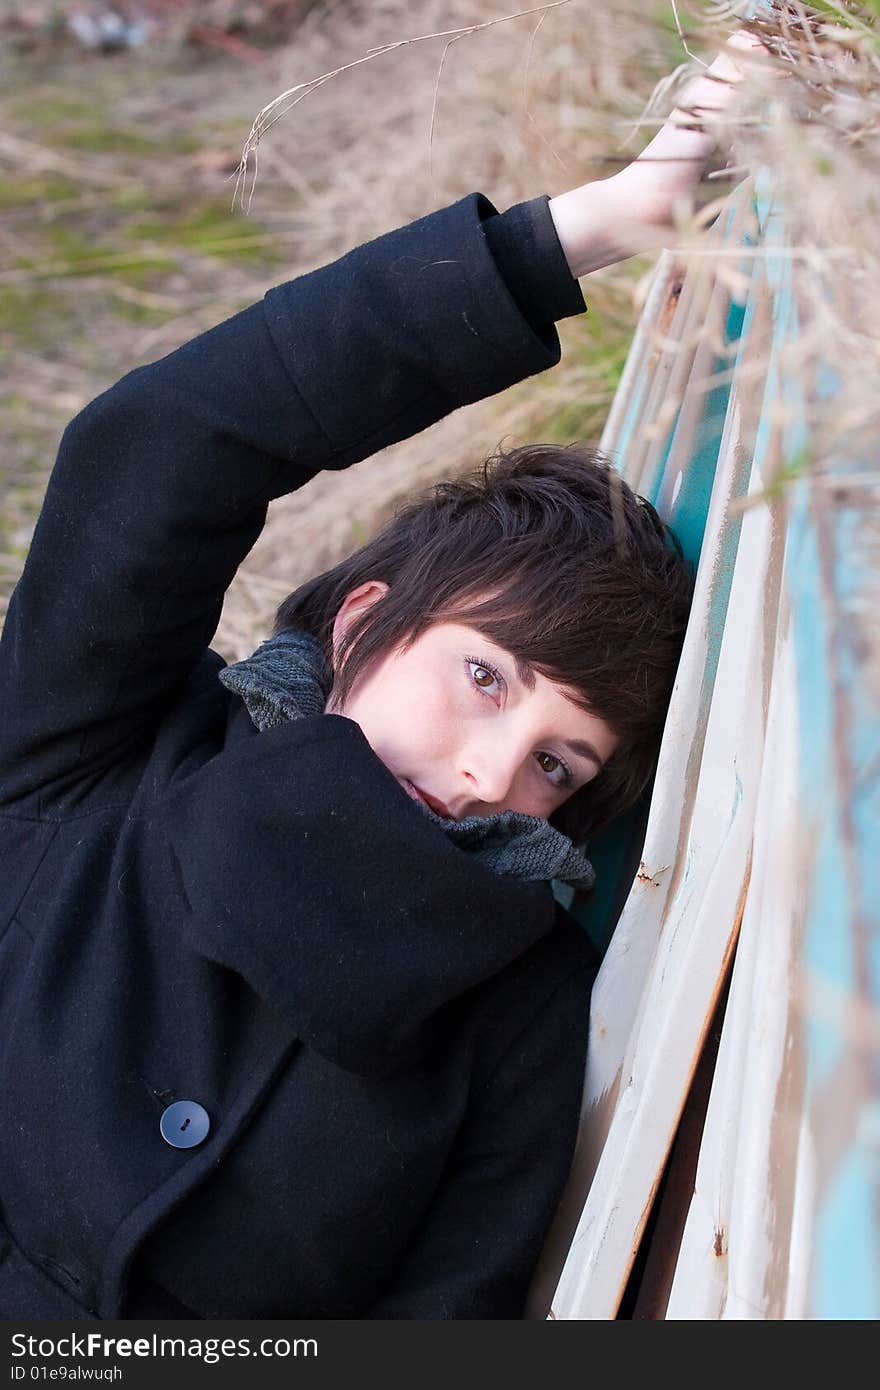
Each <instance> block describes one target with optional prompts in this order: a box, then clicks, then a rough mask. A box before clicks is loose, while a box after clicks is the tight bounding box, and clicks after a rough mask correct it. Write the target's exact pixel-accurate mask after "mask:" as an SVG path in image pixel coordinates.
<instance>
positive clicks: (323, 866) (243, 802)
mask: <svg viewBox="0 0 880 1390" xmlns="http://www.w3.org/2000/svg"><path fill="white" fill-rule="evenodd" d="M236 703H237V702H236ZM239 710H240V712H241V713H243V711H241V707H239ZM245 721H246V723H243V722H242V720H241V717H240V713H239V712H237V713H236V714H235V716H234V719H233V722H232V724H231V726H230V730H229V733H230V737H229V738H228V740H227V746H226V749H225V750H224V751H223V753H221V754H220V755H218V756H217V757H215V758H213V759H211V760H210V761H209V762H208V763H206V764H205V765H204V766H203V767H201V768H200V769H199V770H198V771H197V772H194V773H193V774H192V775H191V776H190V777H188V778H187V779H186V780H185V782H184V783H183V784H182V785H181V786H180V787H179V788H178V789H177V791H176V792H175V793H174V795H173V796H172V798H171V799H170V801H169V802H167V803H165V805H164V807H163V823H162V827H161V833H162V835H163V836H164V839H165V842H166V845H167V848H168V852H169V853H170V855H171V856H172V859H173V861H174V863H175V865H176V870H177V873H178V875H179V882H180V883H181V886H182V891H183V895H184V899H185V903H186V906H187V909H188V910H187V911H186V912H185V913H184V917H183V923H182V931H183V934H184V937H185V938H186V940H187V942H188V944H189V945H190V946H191V947H192V948H193V949H195V950H196V951H198V952H199V953H200V954H202V955H204V956H205V957H207V958H208V959H210V960H213V961H216V962H218V963H219V964H222V965H225V966H227V967H229V968H230V969H232V970H235V971H236V972H237V973H239V974H240V975H241V976H243V977H244V979H245V980H246V981H247V982H248V984H249V985H250V986H251V987H252V988H253V989H254V990H255V991H256V992H257V993H258V994H259V995H260V996H261V997H262V998H263V999H265V1001H266V1002H267V1003H268V1004H270V1005H271V1006H272V1007H273V1008H274V1009H275V1010H277V1012H278V1013H279V1014H280V1015H282V1016H283V1018H284V1019H285V1020H286V1021H287V1023H288V1024H289V1025H290V1027H291V1028H292V1029H293V1030H294V1031H295V1033H296V1035H297V1036H298V1037H300V1038H301V1039H302V1040H303V1041H304V1042H306V1043H308V1044H309V1045H310V1046H312V1047H314V1048H315V1049H316V1050H317V1051H319V1052H321V1053H322V1054H323V1055H324V1056H326V1057H327V1058H328V1059H329V1060H330V1061H332V1062H334V1063H336V1064H338V1065H340V1066H342V1067H344V1068H345V1069H346V1070H349V1071H353V1072H357V1073H362V1074H364V1075H371V1074H383V1073H386V1072H390V1071H393V1070H396V1069H398V1068H400V1067H402V1066H406V1065H409V1064H411V1063H412V1062H413V1061H415V1060H417V1058H418V1057H419V1056H420V1055H421V1054H422V1052H423V1051H424V1048H425V1047H426V1046H427V1045H428V1043H429V1042H430V1041H431V1039H432V1038H433V1037H434V1036H435V1035H436V1034H437V1032H438V1030H440V1029H441V1028H442V1027H443V1022H444V1018H445V1016H446V1014H447V1013H448V1009H449V1008H450V1007H451V1006H452V1005H453V1003H454V1001H455V1000H457V999H458V998H459V996H460V995H461V994H462V993H463V992H464V991H466V990H468V989H471V988H473V987H474V986H476V985H479V984H480V983H481V982H482V981H484V980H486V979H487V978H489V977H490V976H492V975H494V974H496V973H497V972H498V971H499V970H501V969H503V968H504V967H505V966H506V965H507V964H508V963H509V962H510V961H512V960H513V959H514V958H515V957H516V956H518V955H520V954H521V953H522V952H523V951H524V950H526V949H527V948H528V947H529V946H531V945H532V944H534V943H535V942H536V941H538V940H539V939H540V938H541V937H542V936H544V935H545V934H546V933H547V932H548V931H549V930H550V928H551V927H552V925H553V921H554V912H555V904H554V899H553V894H552V891H551V888H550V885H549V884H548V883H546V882H534V883H524V882H521V881H519V880H516V879H512V878H511V879H507V878H504V877H502V876H499V875H497V874H495V873H493V872H492V871H491V870H490V869H488V868H486V867H485V866H484V865H482V864H481V863H479V862H478V861H477V860H475V859H474V857H473V856H472V855H470V854H468V853H466V852H464V851H463V850H461V849H459V848H457V847H456V846H455V845H454V844H452V843H451V842H450V840H449V839H448V838H447V836H446V835H445V834H444V833H443V831H442V829H440V828H439V827H438V826H437V825H436V824H434V823H432V821H431V819H429V818H428V817H426V816H425V815H424V814H423V812H422V810H421V808H420V807H419V806H418V805H417V804H416V803H415V802H414V801H412V800H411V798H410V797H408V796H407V794H406V792H405V791H404V790H403V788H402V787H401V786H400V785H399V783H398V782H397V781H396V779H395V778H394V777H393V775H392V774H391V773H390V772H389V771H388V769H387V768H386V767H385V766H384V764H383V763H382V762H381V761H380V760H379V759H378V758H377V757H376V755H375V754H374V753H373V751H372V749H371V748H370V746H369V744H368V743H367V741H366V739H365V737H364V735H363V734H362V732H361V730H360V728H359V727H358V726H357V725H356V724H355V723H353V722H352V721H351V720H349V719H346V718H344V717H342V716H337V715H320V716H317V717H312V718H302V719H297V720H295V721H293V722H289V723H287V724H285V725H283V726H282V727H280V728H277V729H272V730H269V731H267V732H264V733H261V734H256V732H255V731H254V730H253V727H252V726H249V725H250V721H249V720H248V719H247V716H246V714H245ZM248 726H249V727H248ZM402 882H403V883H404V884H405V891H402V888H401V884H402Z"/></svg>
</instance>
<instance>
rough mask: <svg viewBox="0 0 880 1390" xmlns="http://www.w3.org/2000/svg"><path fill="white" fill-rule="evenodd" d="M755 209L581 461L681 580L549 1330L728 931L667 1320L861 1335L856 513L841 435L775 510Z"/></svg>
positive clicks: (630, 1225)
mask: <svg viewBox="0 0 880 1390" xmlns="http://www.w3.org/2000/svg"><path fill="white" fill-rule="evenodd" d="M759 206H760V218H759V224H758V228H757V237H758V240H759V242H760V250H761V254H760V255H757V254H755V252H754V247H755V231H754V229H753V227H751V226H750V224H749V215H750V211H751V205H750V199H748V198H746V197H744V196H741V197H740V198H739V199H738V201H737V203H736V205H735V211H734V213H733V214H732V217H731V220H730V222H729V223H728V225H727V226H726V227H725V228H724V229H723V232H722V233H721V234H722V235H723V237H724V241H725V245H726V246H727V247H730V248H736V247H737V246H740V247H742V248H743V256H742V260H741V261H740V262H739V264H738V265H737V266H736V268H737V269H738V271H739V272H740V281H738V282H734V280H733V279H732V278H731V277H728V276H725V275H724V274H723V273H720V274H714V273H712V272H711V271H710V269H709V261H708V258H707V260H706V261H705V262H704V263H702V264H698V265H697V267H696V268H690V267H689V269H688V273H687V274H686V275H684V276H683V277H682V275H681V273H680V271H679V270H678V269H677V268H676V266H675V264H674V262H673V260H672V258H671V257H669V256H667V257H664V258H663V260H662V261H661V263H660V265H659V266H658V270H657V275H656V278H655V282H654V286H653V289H652V292H651V294H650V295H649V298H648V300H647V302H646V305H645V310H644V312H643V315H642V322H641V323H640V326H639V330H638V332H637V334H636V338H635V340H634V343H633V348H632V352H631V354H630V359H629V362H628V365H627V369H626V371H625V373H624V376H623V379H622V381H621V385H620V388H619V393H618V399H617V400H616V401H615V406H614V409H613V411H612V413H611V416H610V417H609V422H608V428H607V430H606V435H605V437H604V438H603V441H602V444H603V447H604V448H606V449H608V450H609V451H610V452H611V453H612V454H613V455H614V456H615V457H616V458H617V460H618V461H619V462H620V464H621V467H622V471H623V473H624V476H625V477H626V478H627V480H628V481H629V482H630V483H631V484H632V486H633V487H635V488H636V490H637V491H641V492H642V493H643V494H644V495H646V496H649V497H651V498H652V500H655V502H656V504H657V505H658V508H659V509H660V510H661V513H662V514H663V515H665V516H666V517H667V518H668V519H670V520H671V521H672V522H673V524H674V525H675V527H676V530H677V531H678V532H679V534H680V535H681V537H682V539H683V541H684V544H685V548H686V550H687V551H688V552H689V553H690V554H691V555H693V556H694V557H696V556H699V569H698V575H697V587H696V594H695V600H694V608H693V613H692V618H691V623H690V626H689V630H688V634H687V638H686V642H685V647H684V652H683V655H682V660H681V665H680V670H679V674H678V678H677V681H676V687H675V691H674V694H673V699H672V703H671V706H670V711H669V717H668V720H667V727H666V734H665V737H664V742H663V747H662V750H661V755H660V764H659V768H658V774H657V779H656V783H655V787H654V793H653V797H652V802H651V807H650V813H649V817H648V824H647V830H646V832H645V838H644V848H643V850H642V864H641V866H640V871H639V873H638V874H637V875H636V878H635V881H634V882H633V883H632V888H631V890H630V892H629V896H628V898H627V899H626V903H625V906H624V909H623V912H622V915H621V917H620V920H619V922H618V923H617V926H616V929H615V931H614V935H613V937H612V939H611V941H610V945H609V947H608V951H607V954H606V956H605V960H604V963H603V966H602V969H601V971H600V974H599V978H598V980H597V985H596V989H595V992H594V1000H593V1008H592V1015H591V1021H590V1052H589V1061H588V1069H587V1076H586V1084H585V1090H584V1107H583V1114H582V1123H581V1133H580V1137H579V1142H578V1149H577V1153H576V1157H575V1163H574V1166H573V1169H572V1176H571V1180H570V1182H569V1187H568V1190H567V1192H566V1195H565V1198H564V1201H563V1204H562V1206H561V1208H560V1212H559V1215H558V1217H557V1221H556V1223H555V1225H554V1230H553V1232H552V1233H551V1239H550V1241H548V1246H547V1249H546V1250H545V1254H544V1259H543V1261H542V1266H541V1270H540V1271H539V1279H538V1281H537V1284H536V1286H540V1287H542V1288H544V1289H545V1290H546V1289H548V1288H549V1289H552V1288H553V1287H554V1283H555V1293H554V1294H553V1297H552V1316H554V1317H556V1318H607V1317H614V1316H615V1315H616V1313H617V1310H618V1306H619V1301H620V1297H621V1294H622V1292H623V1290H624V1288H625V1287H626V1284H627V1279H628V1277H629V1274H630V1270H631V1266H632V1262H633V1258H634V1255H635V1252H636V1251H637V1249H638V1246H639V1241H640V1239H641V1236H642V1232H643V1230H644V1226H645V1222H646V1220H647V1217H648V1214H649V1212H650V1210H651V1205H652V1201H653V1199H654V1194H655V1192H656V1190H657V1187H658V1184H659V1182H660V1179H661V1176H662V1174H663V1169H664V1164H665V1162H666V1158H667V1154H668V1151H669V1146H670V1144H671V1142H672V1139H673V1137H674V1135H675V1131H676V1126H677V1124H678V1121H679V1117H680V1115H681V1112H682V1108H683V1106H684V1104H685V1100H686V1098H687V1095H688V1091H689V1087H690V1083H691V1078H692V1075H693V1071H694V1067H695V1065H696V1061H697V1058H698V1057H699V1055H700V1049H701V1045H702V1042H703V1039H704V1036H705V1033H706V1029H707V1026H708V1021H709V1020H710V1018H711V1016H712V1012H713V1008H714V1006H715V1002H716V1000H717V998H718V993H719V990H720V988H721V985H722V982H723V980H724V977H725V971H726V968H727V965H728V963H729V960H730V956H731V953H732V952H733V950H734V948H735V946H736V942H737V937H738V936H739V938H740V940H739V947H738V950H737V954H736V960H735V965H734V970H733V977H732V984H731V990H730V997H729V1000H728V1004H727V1009H726V1014H725V1021H724V1026H723V1031H722V1035H721V1043H720V1050H719V1055H718V1062H717V1067H716V1070H715V1075H714V1078H713V1083H712V1088H711V1095H710V1100H709V1105H708V1110H707V1114H706V1124H705V1129H704V1132H703V1136H702V1141H701V1146H700V1153H699V1160H698V1163H697V1172H696V1179H695V1188H694V1194H693V1198H692V1200H691V1203H690V1209H689V1211H688V1215H687V1220H686V1222H685V1226H684V1231H683V1234H682V1235H681V1245H680V1249H673V1250H671V1251H668V1252H664V1260H663V1263H664V1267H665V1268H666V1269H668V1268H669V1267H670V1266H672V1265H674V1275H673V1277H672V1281H671V1289H670V1291H669V1300H668V1307H667V1309H666V1316H668V1317H671V1318H680V1317H687V1318H694V1317H697V1318H718V1317H740V1318H744V1317H758V1318H782V1317H795V1318H804V1317H820V1318H824V1317H847V1318H857V1317H876V1316H877V1315H878V1313H880V1254H878V1237H880V1201H878V1196H880V1076H878V1059H880V1015H878V1009H877V1001H878V997H880V948H878V941H877V924H878V922H880V884H878V876H877V875H876V873H874V876H873V879H872V870H873V869H874V867H875V865H876V860H877V849H878V841H880V834H878V827H880V814H878V811H880V805H878V783H880V778H878V772H880V721H878V699H877V694H878V692H877V690H876V689H875V688H873V687H872V684H871V681H870V680H869V679H868V678H867V676H866V655H865V647H866V638H865V630H866V613H869V612H870V603H871V599H872V596H873V597H876V577H877V570H878V564H877V560H878V555H877V549H876V535H877V528H876V520H877V518H876V507H875V508H874V512H873V519H874V523H875V525H874V526H873V527H872V526H871V525H870V524H867V517H868V515H869V509H867V508H866V496H867V495H868V493H869V492H870V487H871V474H870V472H869V471H868V469H867V465H864V464H861V463H859V462H858V461H856V462H854V461H853V460H852V459H851V458H849V457H848V456H847V453H846V443H845V438H844V437H843V436H842V438H841V451H842V452H841V467H840V471H841V474H842V475H844V481H845V482H846V485H847V486H848V487H850V489H851V491H852V496H851V498H849V500H848V499H847V497H846V496H844V497H843V499H842V500H841V497H840V496H835V497H834V498H833V499H831V500H833V501H834V506H830V505H829V500H830V494H829V487H831V486H835V483H834V478H833V474H832V477H831V478H830V479H829V476H828V471H827V470H826V471H825V473H824V474H823V476H821V477H819V476H815V477H814V476H812V475H810V474H806V475H805V476H803V477H801V478H799V479H798V480H797V481H796V482H795V483H794V484H793V485H791V486H789V487H788V488H787V489H786V490H785V491H784V493H782V494H781V495H777V493H776V492H775V491H774V482H775V480H776V479H777V478H778V477H779V475H780V470H781V469H782V467H783V465H784V463H785V462H786V461H788V460H791V459H793V458H798V457H800V456H801V454H802V452H803V446H804V439H803V435H804V428H805V427H804V420H805V415H806V412H805V403H804V400H803V397H802V396H799V392H801V391H802V390H803V389H804V388H803V374H802V373H801V374H798V373H797V372H796V371H793V370H791V367H790V363H791V355H790V353H789V354H788V355H786V349H790V347H791V344H792V343H793V342H795V343H796V342H797V335H798V332H799V327H800V325H799V321H798V305H797V304H796V302H795V296H794V294H793V292H792V288H791V277H790V273H789V272H790V265H791V262H790V259H789V258H788V257H787V255H786V248H785V246H784V237H783V227H782V220H781V218H779V217H778V215H776V214H774V213H773V209H772V206H771V205H770V203H769V201H768V200H767V199H766V198H765V199H764V200H763V201H762V203H761V204H760V205H759ZM740 283H745V284H746V285H747V286H748V291H747V294H746V295H744V296H743V300H744V302H742V303H737V302H736V301H735V300H733V299H732V296H731V288H730V286H731V285H733V286H734V287H735V288H736V286H737V285H738V284H740ZM658 325H660V326H662V333H659V334H658V332H657V328H658ZM832 388H833V375H832V374H831V372H830V370H829V371H828V372H826V373H824V374H822V375H821V377H820V379H819V380H817V382H816V383H815V389H816V390H822V391H825V392H826V393H828V392H829V391H831V390H832ZM853 478H855V480H856V481H855V482H854V481H853ZM859 480H861V483H860V484H859V485H858V486H857V485H856V484H857V483H858V482H859ZM841 486H842V484H841ZM768 487H769V488H770V490H771V496H769V497H765V496H764V493H765V490H766V489H767V488H768ZM874 487H875V489H876V477H875V482H874ZM876 496H877V493H876V490H875V493H874V498H875V500H876ZM749 500H751V502H753V503H754V502H756V501H757V505H748V503H749ZM600 907H601V904H600ZM597 910H598V909H597V908H596V907H595V905H594V906H593V908H592V911H593V913H594V915H595V913H596V911H597ZM590 911H591V909H590V908H589V907H587V908H586V909H585V910H584V911H583V912H582V914H581V915H582V916H583V917H584V919H585V920H586V921H587V923H588V924H590ZM590 929H591V930H592V932H593V934H594V936H596V937H597V939H598V938H599V937H600V936H601V931H600V930H597V928H596V924H595V922H593V923H592V924H590ZM656 1229H657V1230H658V1231H662V1230H664V1229H671V1227H670V1225H669V1223H666V1224H665V1226H664V1223H663V1221H662V1220H661V1221H659V1222H658V1223H657V1228H656ZM679 1229H680V1226H677V1227H676V1231H678V1230H679ZM669 1238H670V1239H672V1238H673V1237H671V1236H670V1237H669ZM674 1239H675V1240H676V1241H677V1240H678V1235H677V1234H676V1235H675V1237H674ZM655 1243H656V1233H655ZM557 1276H558V1279H557ZM643 1302H644V1300H643Z"/></svg>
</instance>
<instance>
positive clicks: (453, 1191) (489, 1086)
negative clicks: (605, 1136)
mask: <svg viewBox="0 0 880 1390" xmlns="http://www.w3.org/2000/svg"><path fill="white" fill-rule="evenodd" d="M594 978H595V967H591V968H590V969H588V970H585V971H583V972H580V973H579V974H577V975H575V976H572V977H570V978H569V979H568V980H567V981H566V982H565V984H564V985H563V986H560V988H559V989H558V990H557V991H556V993H555V994H554V995H553V996H552V997H551V998H550V1000H549V1001H548V1002H547V1003H546V1005H545V1006H544V1008H543V1009H542V1010H541V1012H540V1013H539V1014H538V1015H537V1016H536V1017H534V1018H533V1019H532V1020H531V1021H530V1023H529V1024H528V1025H527V1026H526V1027H525V1028H524V1029H523V1030H522V1032H520V1033H519V1035H518V1036H517V1037H516V1039H515V1041H514V1042H513V1043H512V1044H511V1045H510V1047H509V1048H508V1050H507V1052H506V1053H505V1055H504V1057H503V1059H502V1060H501V1062H500V1063H499V1064H498V1066H497V1067H496V1068H495V1070H494V1072H493V1074H492V1076H491V1078H490V1079H489V1080H488V1081H486V1082H485V1083H484V1084H483V1085H482V1086H480V1088H479V1089H478V1091H477V1093H476V1094H475V1095H474V1097H473V1100H472V1102H471V1104H470V1106H469V1109H468V1114H467V1116H466V1118H465V1121H464V1124H463V1126H462V1128H461V1130H460V1132H459V1134H458V1136H457V1137H456V1141H455V1144H454V1146H453V1149H452V1152H451V1154H450V1158H449V1160H448V1163H447V1167H446V1170H445V1172H444V1177H443V1181H442V1184H441V1187H440V1190H439V1192H438V1193H437V1195H436V1198H435V1200H434V1202H433V1203H432V1205H431V1208H430V1210H429V1212H428V1214H427V1216H426V1218H425V1220H424V1221H423V1223H422V1225H421V1227H420V1229H419V1230H418V1232H417V1234H416V1236H415V1238H414V1240H413V1242H412V1244H411V1246H410V1249H409V1251H408V1252H407V1255H406V1257H405V1258H404V1260H403V1262H402V1264H401V1267H400V1268H399V1270H398V1271H397V1273H396V1275H395V1277H394V1279H393V1281H392V1283H391V1285H390V1286H389V1287H387V1288H386V1289H385V1290H383V1292H382V1295H381V1296H380V1298H379V1299H378V1300H377V1302H376V1303H375V1304H374V1305H373V1306H372V1307H371V1308H370V1310H369V1311H368V1313H367V1314H366V1316H367V1317H368V1318H422V1319H424V1318H432V1319H434V1318H442V1319H458V1318H508V1319H510V1318H516V1319H520V1318H523V1317H524V1316H525V1304H526V1297H527V1294H528V1291H529V1285H530V1283H531V1280H532V1277H533V1274H534V1271H535V1268H536V1266H537V1263H538V1258H539V1256H540V1254H541V1249H542V1247H543V1243H544V1240H545V1238H546V1235H547V1233H548V1231H549V1228H550V1224H551V1222H552V1219H553V1216H554V1214H555V1211H556V1208H557V1206H558V1204H559V1202H560V1200H561V1198H562V1193H563V1190H564V1187H565V1183H566V1181H567V1178H568V1174H569V1169H570V1167H571V1162H572V1158H573V1155H574V1149H575V1142H576V1139H577V1131H578V1122H579V1117H580V1106H581V1098H582V1092H583V1083H584V1074H585V1066H586V1045H587V1027H588V1015H589V998H590V989H591V986H592V982H593V979H594Z"/></svg>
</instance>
